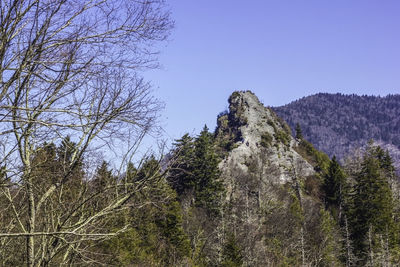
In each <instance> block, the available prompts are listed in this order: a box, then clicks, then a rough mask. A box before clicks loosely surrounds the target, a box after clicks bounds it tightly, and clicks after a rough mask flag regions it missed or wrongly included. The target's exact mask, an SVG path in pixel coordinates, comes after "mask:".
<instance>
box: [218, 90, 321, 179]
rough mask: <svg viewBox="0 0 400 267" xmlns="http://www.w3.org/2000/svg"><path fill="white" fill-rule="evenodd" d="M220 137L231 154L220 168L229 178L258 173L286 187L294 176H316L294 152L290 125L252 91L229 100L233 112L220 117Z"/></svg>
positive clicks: (263, 177)
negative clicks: (239, 172)
mask: <svg viewBox="0 0 400 267" xmlns="http://www.w3.org/2000/svg"><path fill="white" fill-rule="evenodd" d="M216 136H217V139H219V140H220V142H221V143H222V144H224V146H225V148H226V149H227V150H228V151H229V153H228V155H227V157H225V159H224V160H223V161H222V162H221V164H220V168H221V170H222V171H223V173H224V174H225V175H224V176H225V177H230V178H232V177H234V176H235V175H234V173H233V172H236V173H237V170H240V171H241V172H243V173H247V174H248V173H249V172H257V173H258V174H259V176H260V177H261V179H262V180H265V181H266V180H268V182H273V183H285V182H287V181H290V180H291V179H292V178H293V175H301V176H308V175H312V174H313V173H314V170H313V167H312V166H311V165H310V164H309V163H308V162H307V161H306V160H305V159H303V158H302V157H301V156H300V155H299V154H298V153H297V152H296V151H295V150H294V149H293V147H294V146H295V145H296V143H297V142H296V140H295V139H294V138H293V137H292V136H291V131H290V128H289V127H288V126H287V124H286V123H285V122H284V121H283V120H281V119H280V118H278V117H277V116H276V114H275V113H274V112H273V111H272V110H271V109H270V108H267V107H265V106H264V105H263V104H262V103H261V102H260V101H259V99H258V98H257V96H255V95H254V94H253V93H252V92H250V91H240V92H234V93H233V94H232V95H231V96H230V97H229V112H225V113H222V114H220V116H219V117H218V126H217V130H216ZM232 179H234V178H232Z"/></svg>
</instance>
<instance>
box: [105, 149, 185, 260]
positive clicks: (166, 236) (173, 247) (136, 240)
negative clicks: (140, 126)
mask: <svg viewBox="0 0 400 267" xmlns="http://www.w3.org/2000/svg"><path fill="white" fill-rule="evenodd" d="M129 166H130V167H129ZM128 168H131V171H129V170H127V173H128V174H129V176H130V177H129V179H130V180H132V181H136V182H141V181H143V180H144V179H145V180H147V182H146V186H144V187H143V188H142V189H141V190H140V193H139V194H135V195H134V196H133V197H132V198H131V199H130V200H129V206H130V207H131V209H130V210H129V211H128V212H126V213H125V214H124V216H118V217H117V218H114V222H113V223H112V224H111V225H110V227H115V226H116V225H118V226H119V227H122V226H124V225H128V226H129V227H128V229H127V230H126V231H125V232H124V233H122V234H121V235H119V236H116V237H114V238H112V239H111V240H109V241H107V242H105V244H103V245H100V246H99V249H101V250H103V251H104V253H107V254H112V260H111V261H110V262H108V263H109V264H111V265H116V266H180V265H181V261H182V260H183V259H184V258H185V257H188V256H189V252H190V242H189V239H188V237H187V235H186V234H185V232H184V230H183V226H182V222H183V218H182V210H181V207H180V204H179V202H178V201H177V196H176V193H175V191H174V190H173V189H172V188H171V187H170V186H169V184H168V183H167V182H166V180H165V178H164V177H163V176H162V173H161V172H160V169H161V167H160V165H159V162H158V161H157V160H156V159H155V158H154V157H153V156H150V157H148V158H147V160H146V161H145V162H144V163H143V165H142V166H141V167H140V168H139V169H138V170H137V171H136V169H135V168H134V167H133V165H131V164H129V165H128ZM135 173H136V174H135ZM144 175H147V178H149V177H151V179H149V180H148V179H147V178H145V177H144ZM143 203H146V204H143Z"/></svg>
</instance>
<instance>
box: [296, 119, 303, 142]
mask: <svg viewBox="0 0 400 267" xmlns="http://www.w3.org/2000/svg"><path fill="white" fill-rule="evenodd" d="M296 139H297V140H302V139H303V131H302V130H301V127H300V124H299V123H296Z"/></svg>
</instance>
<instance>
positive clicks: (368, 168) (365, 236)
mask: <svg viewBox="0 0 400 267" xmlns="http://www.w3.org/2000/svg"><path fill="white" fill-rule="evenodd" d="M383 155H384V152H383V150H382V149H381V148H380V147H379V146H374V145H373V144H372V143H370V144H369V147H368V149H367V151H366V153H365V155H364V158H363V161H362V164H361V170H360V171H359V172H358V174H357V176H356V177H355V180H356V184H355V186H354V189H353V190H354V193H353V194H352V195H351V201H352V202H351V209H350V211H349V218H350V221H351V228H352V238H353V241H354V246H355V253H356V255H357V256H358V257H359V258H360V262H361V263H365V262H366V261H367V258H369V259H371V258H370V257H372V256H371V255H372V251H374V252H375V253H376V251H375V249H376V246H377V244H380V241H379V236H384V237H385V239H388V240H390V241H389V244H390V245H389V244H388V246H391V245H392V244H393V243H392V242H393V241H394V236H393V233H394V223H393V215H394V213H393V201H392V192H391V189H390V186H389V182H388V178H387V176H386V175H385V171H386V170H385V168H388V167H389V166H387V163H388V162H387V158H384V157H382V156H383ZM380 249H381V250H383V249H384V248H383V247H380Z"/></svg>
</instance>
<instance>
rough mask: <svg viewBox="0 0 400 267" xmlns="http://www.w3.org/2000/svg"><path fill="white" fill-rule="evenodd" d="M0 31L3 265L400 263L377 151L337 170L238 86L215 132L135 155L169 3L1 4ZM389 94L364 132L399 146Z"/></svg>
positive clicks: (390, 185) (399, 215)
mask: <svg viewBox="0 0 400 267" xmlns="http://www.w3.org/2000/svg"><path fill="white" fill-rule="evenodd" d="M0 25H1V27H0V28H1V30H0V85H1V87H0V265H1V266H28V267H33V266H231V267H232V266H397V265H398V264H399V262H400V235H399V233H400V194H399V192H400V189H399V180H398V178H397V177H396V170H395V167H394V165H393V158H392V156H391V154H390V152H391V151H389V150H387V149H385V148H383V147H381V146H379V144H377V143H374V142H373V141H370V142H368V143H366V145H365V146H361V148H360V149H359V150H357V151H355V152H354V153H353V154H349V155H348V160H347V161H345V163H344V164H340V162H339V161H338V160H337V159H336V158H335V157H332V158H329V156H328V155H326V154H325V153H323V152H321V151H319V150H317V149H316V148H315V147H314V146H313V144H312V143H310V142H309V141H308V137H309V136H308V134H309V132H308V129H307V127H303V130H302V127H300V125H301V126H306V125H303V123H302V121H300V120H298V117H297V116H293V120H294V122H299V123H300V125H299V127H296V128H295V129H291V128H290V127H289V125H288V124H287V123H285V121H284V120H283V119H281V118H280V117H279V116H277V114H275V112H274V111H273V110H272V109H270V108H267V107H265V106H263V105H262V104H261V102H260V101H259V100H258V98H257V97H256V96H255V95H254V94H253V93H252V92H250V91H237V92H233V93H232V95H231V96H230V97H229V99H228V103H229V110H227V111H225V112H222V113H220V114H219V115H218V116H217V118H216V119H217V127H216V129H215V131H210V130H209V128H208V127H207V126H204V127H203V128H202V131H201V132H200V133H198V134H197V135H190V134H184V135H183V136H182V137H180V138H178V139H177V140H175V141H174V143H173V145H172V147H171V148H169V149H167V148H166V147H165V146H164V145H162V144H160V145H159V150H158V151H153V152H149V153H145V154H144V155H141V154H140V153H138V151H140V145H141V143H142V141H143V139H144V137H145V136H147V135H149V134H156V133H157V132H159V131H160V128H159V126H158V125H157V122H158V118H159V111H160V109H161V107H162V104H161V103H160V102H159V101H158V100H157V99H156V98H155V96H153V94H152V90H151V85H150V84H149V83H147V82H146V81H144V79H143V73H142V71H144V70H149V69H153V68H156V67H158V61H157V57H156V56H157V54H158V51H157V49H156V48H157V47H159V46H160V42H162V41H165V40H167V39H168V37H169V35H170V31H171V29H172V28H173V26H174V22H173V21H172V19H171V18H170V12H169V10H168V8H167V6H166V3H165V2H164V1H163V0H153V1H130V0H82V1H65V0H52V1H46V0H9V1H1V2H0ZM340 97H343V96H340ZM352 97H353V98H356V96H352ZM344 98H348V97H344ZM364 98H366V97H363V99H364ZM395 98H397V96H390V97H388V98H387V99H388V100H387V102H386V104H385V105H383V106H382V105H381V106H379V107H380V108H382V110H385V112H383V111H382V113H379V114H380V115H379V116H380V117H379V118H378V119H376V120H377V123H376V125H377V126H373V123H372V122H371V123H370V124H368V125H369V126H370V127H371V128H370V129H364V128H363V131H361V132H360V134H361V135H362V136H363V138H364V137H365V138H368V139H369V138H371V137H372V138H376V139H382V140H387V141H388V142H389V141H390V142H391V143H392V144H393V145H399V143H398V142H399V140H398V139H396V138H398V137H396V132H395V133H393V132H392V130H393V131H395V130H396V131H397V133H398V129H399V128H398V127H399V125H398V118H396V117H395V115H393V114H398V105H397V104H396V103H398V102H396V103H395V102H393V103H392V99H395ZM350 99H351V97H350ZM366 99H367V98H366ZM389 100H390V101H389ZM385 101H386V100H385ZM341 103H344V104H343V105H346V103H347V104H348V105H349V106H350V105H351V106H354V105H353V104H351V103H348V102H346V100H345V99H343V100H341ZM368 105H370V104H368ZM377 105H378V104H377ZM319 108H320V109H321V110H320V113H322V110H323V108H325V106H324V105H323V106H322V107H319ZM362 108H363V107H361V106H360V107H359V109H362ZM383 108H385V109H383ZM386 108H387V109H386ZM302 113H304V114H310V115H309V116H314V115H313V113H312V112H311V111H310V112H308V113H307V112H306V111H305V110H304V111H302ZM349 114H350V113H349ZM366 114H370V115H369V116H371V117H373V118H375V117H374V116H376V114H374V113H366ZM330 116H333V115H332V114H331V115H330ZM354 117H355V116H354ZM312 118H313V120H314V119H315V121H318V123H319V124H321V125H325V121H324V118H325V117H324V116H322V117H318V118H317V117H312ZM336 118H337V120H338V121H340V120H341V119H342V116H340V115H338V116H337V117H336ZM343 118H345V117H343ZM388 118H393V120H392V121H391V123H387V124H386V122H387V119H388ZM352 119H354V118H352ZM360 120H362V119H360ZM348 122H349V123H351V122H350V121H348ZM199 123H200V122H199ZM379 123H384V124H385V126H387V127H389V128H388V129H386V130H387V136H383V133H384V131H381V132H379V133H380V134H381V135H379V136H378V135H377V133H378V130H376V129H378V128H381V125H380V124H379ZM351 125H358V124H355V123H352V124H351ZM360 127H361V126H360ZM382 127H383V126H382ZM391 127H392V128H391ZM393 127H394V128H393ZM396 127H397V128H396ZM321 129H322V128H321ZM382 129H383V128H382ZM292 130H293V131H294V132H295V137H293V136H292ZM368 132H370V133H371V136H370V135H368V134H367V133H368ZM340 133H341V134H342V135H345V133H346V131H342V132H340ZM328 137H329V136H328ZM328 137H327V138H328ZM384 138H386V139H384ZM346 144H347V143H346ZM348 144H349V145H350V143H348Z"/></svg>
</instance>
